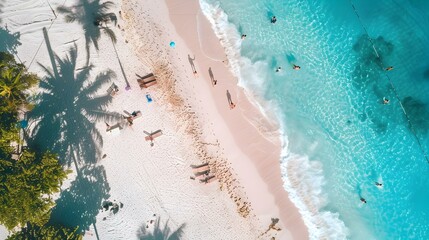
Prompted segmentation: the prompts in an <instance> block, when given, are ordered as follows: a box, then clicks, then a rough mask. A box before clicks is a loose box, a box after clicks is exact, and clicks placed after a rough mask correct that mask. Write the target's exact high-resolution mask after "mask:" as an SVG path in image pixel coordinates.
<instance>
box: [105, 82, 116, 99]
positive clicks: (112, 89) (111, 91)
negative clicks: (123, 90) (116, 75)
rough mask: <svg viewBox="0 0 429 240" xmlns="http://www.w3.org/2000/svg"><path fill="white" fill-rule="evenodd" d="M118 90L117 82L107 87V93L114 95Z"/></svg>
mask: <svg viewBox="0 0 429 240" xmlns="http://www.w3.org/2000/svg"><path fill="white" fill-rule="evenodd" d="M118 92H119V88H118V86H117V85H116V84H115V83H112V85H110V87H109V88H108V89H107V93H108V94H109V95H110V96H112V97H113V96H115V95H116V94H117V93H118Z"/></svg>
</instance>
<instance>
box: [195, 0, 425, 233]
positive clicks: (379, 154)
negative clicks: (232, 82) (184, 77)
mask: <svg viewBox="0 0 429 240" xmlns="http://www.w3.org/2000/svg"><path fill="white" fill-rule="evenodd" d="M200 3H201V5H202V9H203V12H204V14H205V15H206V16H207V17H208V18H209V20H210V21H211V22H212V24H213V27H214V29H215V32H216V33H217V35H218V36H219V37H220V38H221V39H222V42H223V44H224V46H225V47H226V49H227V53H228V56H229V60H230V62H231V66H232V70H233V71H234V73H235V74H236V75H237V76H238V77H239V79H240V85H241V86H243V87H245V88H246V89H247V90H248V91H249V92H251V93H252V94H253V95H254V96H255V97H256V99H260V100H261V99H263V101H260V103H261V106H262V108H263V109H264V110H265V111H269V112H274V113H275V114H276V116H277V117H278V121H279V122H280V125H281V127H282V132H283V141H284V151H283V156H282V159H280V161H281V167H282V175H283V180H284V182H285V185H284V187H285V189H286V190H287V191H288V192H289V193H290V196H291V198H292V200H293V202H294V203H295V204H296V205H297V206H298V208H299V209H300V212H301V214H302V215H303V216H304V222H305V223H306V225H307V226H308V227H309V228H310V237H311V238H312V239H429V162H428V159H426V156H425V153H428V152H429V133H428V132H429V106H428V104H429V94H428V90H429V27H428V26H429V1H426V0H408V1H407V0H377V1H374V0H352V1H349V0H318V1H316V0H287V1H286V0H236V1H230V0H200ZM352 5H354V7H353V6H352ZM356 13H357V15H356ZM272 16H276V18H277V22H276V23H275V24H272V23H270V18H271V17H272ZM241 34H246V35H247V38H246V39H245V40H244V41H242V40H241V39H240V36H241ZM293 64H296V65H299V66H301V70H299V71H295V70H293V69H292V66H293ZM388 66H393V67H394V69H393V70H392V71H385V70H384V69H385V68H386V67H388ZM277 67H282V71H280V72H276V71H275V69H276V68H277ZM383 97H386V98H388V99H389V100H390V102H389V104H386V105H385V104H383V100H382V99H383ZM262 102H265V103H262ZM404 112H406V113H407V114H406V115H405V114H404ZM410 122H411V126H412V129H413V130H411V128H410ZM416 137H417V138H416ZM375 182H380V183H382V184H383V186H382V187H377V186H375ZM361 197H363V198H365V199H366V201H367V203H366V204H363V203H362V202H361V201H360V198H361Z"/></svg>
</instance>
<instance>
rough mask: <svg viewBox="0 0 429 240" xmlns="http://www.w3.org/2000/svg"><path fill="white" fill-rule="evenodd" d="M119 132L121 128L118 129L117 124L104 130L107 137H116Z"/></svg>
mask: <svg viewBox="0 0 429 240" xmlns="http://www.w3.org/2000/svg"><path fill="white" fill-rule="evenodd" d="M120 131H121V127H120V125H119V123H117V124H115V125H113V126H111V127H108V128H107V129H106V132H107V134H108V135H112V136H117V135H119V134H120Z"/></svg>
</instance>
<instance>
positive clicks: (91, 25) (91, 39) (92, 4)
mask: <svg viewBox="0 0 429 240" xmlns="http://www.w3.org/2000/svg"><path fill="white" fill-rule="evenodd" d="M113 5H114V3H113V2H111V1H107V2H104V3H101V4H100V0H82V1H81V4H78V5H75V6H73V7H64V6H62V7H58V9H57V10H58V12H60V13H63V14H65V20H66V22H74V21H77V22H78V23H79V24H81V25H82V27H83V30H84V31H85V41H86V53H87V64H88V63H89V56H90V45H91V43H92V44H94V47H95V49H96V50H97V51H98V40H99V39H100V36H101V30H103V32H104V33H105V34H107V35H108V36H109V37H110V39H111V40H112V42H113V43H116V36H115V33H114V32H113V31H112V30H111V29H110V28H108V27H107V23H110V22H114V24H115V25H116V23H117V18H116V15H115V14H114V13H112V12H109V8H110V7H112V6H113Z"/></svg>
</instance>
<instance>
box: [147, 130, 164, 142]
mask: <svg viewBox="0 0 429 240" xmlns="http://www.w3.org/2000/svg"><path fill="white" fill-rule="evenodd" d="M161 135H162V131H161V130H156V131H155V132H153V133H151V134H150V135H149V136H146V137H145V138H144V139H145V140H146V141H153V140H154V139H155V138H157V137H159V136H161Z"/></svg>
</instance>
